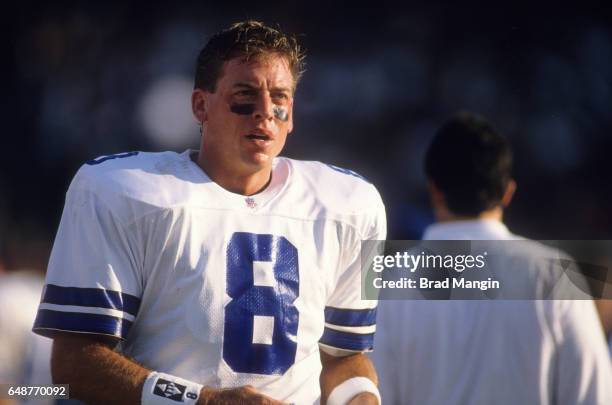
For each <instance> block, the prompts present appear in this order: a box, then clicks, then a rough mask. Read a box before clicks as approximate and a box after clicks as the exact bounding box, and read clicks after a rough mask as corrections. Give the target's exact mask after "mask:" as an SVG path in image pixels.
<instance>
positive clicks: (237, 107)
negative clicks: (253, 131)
mask: <svg viewBox="0 0 612 405" xmlns="http://www.w3.org/2000/svg"><path fill="white" fill-rule="evenodd" d="M230 111H231V112H233V113H234V114H238V115H251V114H253V111H255V104H231V105H230Z"/></svg>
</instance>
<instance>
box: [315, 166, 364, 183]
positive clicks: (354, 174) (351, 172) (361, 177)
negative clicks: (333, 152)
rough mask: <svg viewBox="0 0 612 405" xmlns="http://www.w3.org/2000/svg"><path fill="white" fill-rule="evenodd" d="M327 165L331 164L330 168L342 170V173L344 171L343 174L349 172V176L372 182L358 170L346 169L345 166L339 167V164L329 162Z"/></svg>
mask: <svg viewBox="0 0 612 405" xmlns="http://www.w3.org/2000/svg"><path fill="white" fill-rule="evenodd" d="M326 165H327V166H329V168H330V169H333V170H335V171H337V172H340V173H343V174H348V175H349V176H353V177H357V178H358V179H361V180H363V181H365V182H367V183H370V181H369V180H368V179H366V178H365V177H363V176H362V175H361V174H359V173H357V172H355V171H353V170H350V169H345V168H343V167H338V166H334V165H330V164H327V163H326Z"/></svg>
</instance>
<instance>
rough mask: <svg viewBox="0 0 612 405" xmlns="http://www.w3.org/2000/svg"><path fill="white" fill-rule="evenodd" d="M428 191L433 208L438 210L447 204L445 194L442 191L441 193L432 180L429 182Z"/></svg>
mask: <svg viewBox="0 0 612 405" xmlns="http://www.w3.org/2000/svg"><path fill="white" fill-rule="evenodd" d="M427 191H429V198H430V199H431V205H432V207H434V208H438V207H441V206H443V205H445V204H446V203H445V198H444V193H442V191H440V189H439V188H438V187H437V186H436V184H435V183H434V182H433V181H431V180H427Z"/></svg>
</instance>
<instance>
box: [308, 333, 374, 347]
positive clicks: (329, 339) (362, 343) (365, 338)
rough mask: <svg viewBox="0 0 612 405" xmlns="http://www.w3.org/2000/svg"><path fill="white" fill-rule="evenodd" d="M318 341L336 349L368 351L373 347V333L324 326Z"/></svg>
mask: <svg viewBox="0 0 612 405" xmlns="http://www.w3.org/2000/svg"><path fill="white" fill-rule="evenodd" d="M319 343H322V344H324V345H327V346H332V347H335V348H338V349H345V350H355V351H368V350H372V348H373V347H374V334H373V333H367V334H360V333H349V332H341V331H338V330H333V329H330V328H325V330H324V332H323V336H322V337H321V340H319Z"/></svg>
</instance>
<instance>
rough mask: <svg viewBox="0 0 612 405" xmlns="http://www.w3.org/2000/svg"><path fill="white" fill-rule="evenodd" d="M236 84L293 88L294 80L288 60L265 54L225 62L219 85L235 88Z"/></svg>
mask: <svg viewBox="0 0 612 405" xmlns="http://www.w3.org/2000/svg"><path fill="white" fill-rule="evenodd" d="M236 83H248V84H250V85H253V86H257V87H261V86H267V87H287V88H293V85H294V80H293V75H292V74H291V70H290V68H289V62H288V61H287V58H285V57H283V56H279V55H277V54H264V55H258V56H255V57H253V58H251V59H249V60H245V59H244V57H236V58H233V59H230V60H228V61H227V62H225V64H224V65H223V74H222V76H221V77H220V80H219V84H220V85H222V86H223V85H224V86H233V85H234V84H236Z"/></svg>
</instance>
